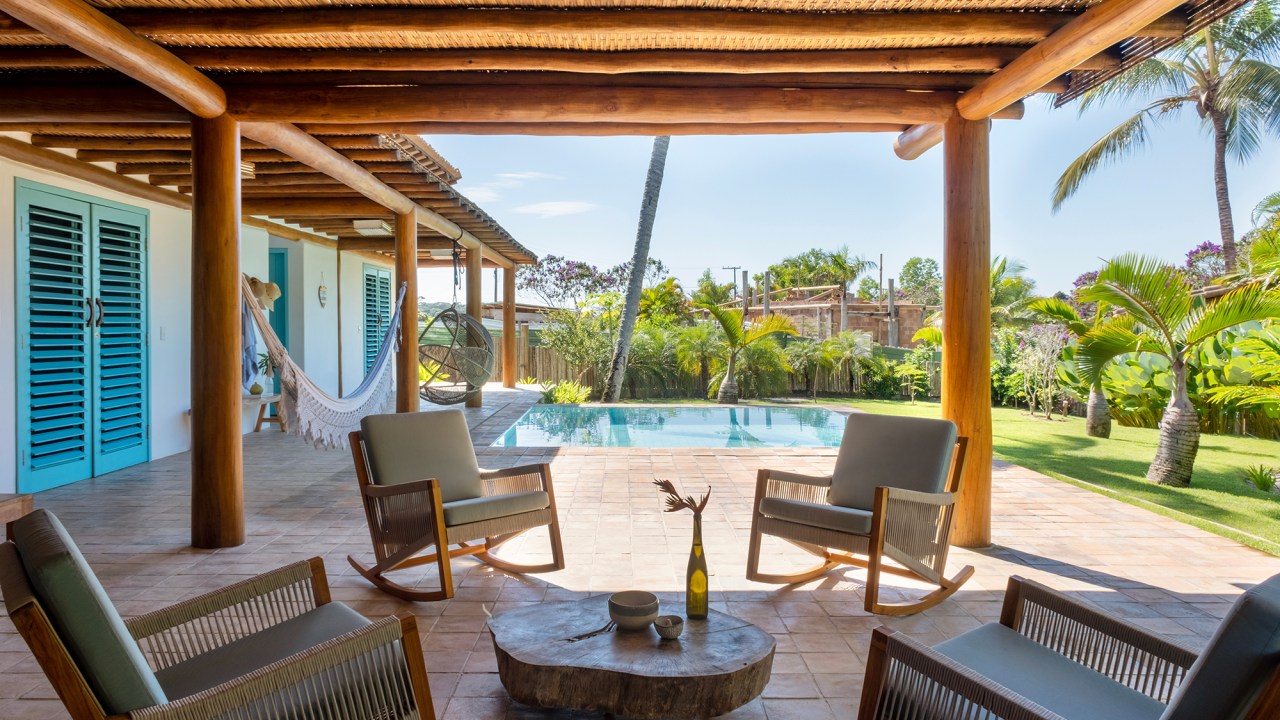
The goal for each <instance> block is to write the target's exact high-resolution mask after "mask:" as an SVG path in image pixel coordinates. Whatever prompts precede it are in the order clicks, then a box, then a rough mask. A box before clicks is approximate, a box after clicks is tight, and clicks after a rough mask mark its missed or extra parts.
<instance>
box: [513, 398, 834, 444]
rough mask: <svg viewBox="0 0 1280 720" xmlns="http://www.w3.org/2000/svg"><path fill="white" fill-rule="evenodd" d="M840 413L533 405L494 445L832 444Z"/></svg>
mask: <svg viewBox="0 0 1280 720" xmlns="http://www.w3.org/2000/svg"><path fill="white" fill-rule="evenodd" d="M843 433H844V416H843V415H840V414H839V413H834V412H831V411H830V410H826V409H824V408H792V407H705V408H703V407H639V406H625V407H598V406H578V405H535V406H533V407H532V408H530V409H529V411H528V412H526V413H525V414H524V416H523V417H521V418H520V419H519V420H517V421H516V424H515V425H512V426H511V429H509V430H507V432H506V433H505V434H503V435H502V437H500V438H498V440H497V442H495V443H494V446H496V447H559V446H566V445H571V446H581V447H649V448H675V447H688V448H694V447H697V448H762V447H837V446H838V445H839V444H840V436H841V435H842V434H843Z"/></svg>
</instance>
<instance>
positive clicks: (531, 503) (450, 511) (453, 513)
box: [444, 490, 551, 528]
mask: <svg viewBox="0 0 1280 720" xmlns="http://www.w3.org/2000/svg"><path fill="white" fill-rule="evenodd" d="M550 506H551V498H549V497H548V496H547V494H546V493H545V492H542V491H541V490H536V491H533V492H518V493H511V494H509V495H493V496H490V497H481V498H474V499H471V500H457V501H454V502H447V503H445V504H444V526H445V527H447V528H452V527H458V526H459V525H470V524H471V523H477V522H483V521H485V520H493V519H495V518H501V517H508V516H510V515H519V514H520V513H526V512H533V511H535V510H545V509H546V508H548V507H550Z"/></svg>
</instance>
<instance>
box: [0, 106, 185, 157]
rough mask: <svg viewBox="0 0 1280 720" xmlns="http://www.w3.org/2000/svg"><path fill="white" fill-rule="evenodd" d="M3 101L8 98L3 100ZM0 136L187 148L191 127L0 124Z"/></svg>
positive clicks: (95, 123) (93, 123)
mask: <svg viewBox="0 0 1280 720" xmlns="http://www.w3.org/2000/svg"><path fill="white" fill-rule="evenodd" d="M7 99H8V96H6V100H7ZM0 132H25V133H30V134H32V135H45V136H47V137H53V136H67V138H68V139H71V138H76V137H80V136H85V137H102V138H130V137H134V138H136V137H143V136H146V137H156V138H187V141H186V143H185V144H184V147H188V148H189V147H191V140H190V138H191V124H190V123H187V122H180V123H177V122H150V123H148V122H119V123H108V122H91V123H68V122H0ZM57 147H62V146H57ZM68 147H69V146H68Z"/></svg>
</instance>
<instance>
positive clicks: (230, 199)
mask: <svg viewBox="0 0 1280 720" xmlns="http://www.w3.org/2000/svg"><path fill="white" fill-rule="evenodd" d="M191 129H192V139H193V141H194V147H193V150H194V159H195V162H194V167H195V180H196V192H195V197H194V206H193V208H192V215H191V226H192V239H191V240H192V242H191V245H192V249H191V268H192V272H191V544H192V545H194V546H195V547H198V548H224V547H235V546H237V545H241V544H243V543H244V462H243V445H242V442H241V428H240V423H241V417H240V398H241V394H242V393H243V392H244V390H243V388H242V387H241V381H240V368H241V364H242V363H243V358H241V356H240V206H239V201H240V193H239V190H240V133H239V129H238V128H237V127H236V123H235V121H234V120H232V119H231V118H230V117H227V116H225V115H224V116H222V117H220V118H215V119H204V118H194V119H193V120H192V123H191Z"/></svg>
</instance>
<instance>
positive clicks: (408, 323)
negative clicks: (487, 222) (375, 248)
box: [391, 212, 419, 413]
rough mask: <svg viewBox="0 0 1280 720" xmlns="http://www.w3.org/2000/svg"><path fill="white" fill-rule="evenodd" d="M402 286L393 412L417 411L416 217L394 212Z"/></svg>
mask: <svg viewBox="0 0 1280 720" xmlns="http://www.w3.org/2000/svg"><path fill="white" fill-rule="evenodd" d="M401 284H403V285H404V286H405V293H404V307H403V308H401V310H400V349H399V350H398V351H396V412H398V413H409V412H418V402H419V400H418V218H417V216H416V215H415V214H414V213H412V212H403V213H396V286H395V288H394V289H392V291H391V296H392V297H395V296H396V295H397V294H399V292H400V285H401Z"/></svg>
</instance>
